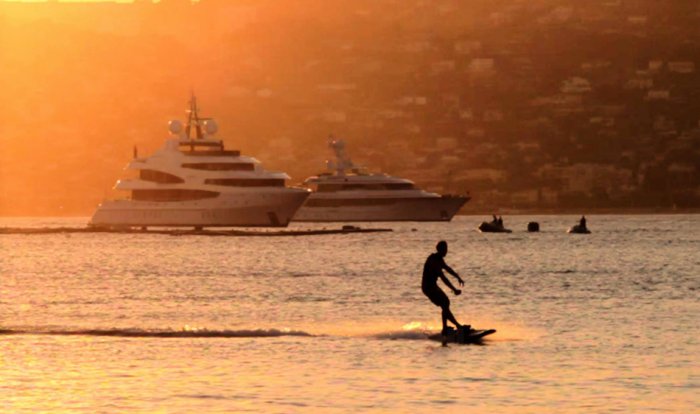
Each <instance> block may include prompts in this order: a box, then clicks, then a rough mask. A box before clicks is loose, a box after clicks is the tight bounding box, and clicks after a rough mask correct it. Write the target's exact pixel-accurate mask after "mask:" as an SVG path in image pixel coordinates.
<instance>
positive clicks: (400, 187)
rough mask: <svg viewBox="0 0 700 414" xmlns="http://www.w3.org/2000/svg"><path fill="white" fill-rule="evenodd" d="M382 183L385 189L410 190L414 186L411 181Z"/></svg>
mask: <svg viewBox="0 0 700 414" xmlns="http://www.w3.org/2000/svg"><path fill="white" fill-rule="evenodd" d="M384 185H385V186H386V189H387V190H412V189H413V188H414V187H413V184H411V183H390V184H384Z"/></svg>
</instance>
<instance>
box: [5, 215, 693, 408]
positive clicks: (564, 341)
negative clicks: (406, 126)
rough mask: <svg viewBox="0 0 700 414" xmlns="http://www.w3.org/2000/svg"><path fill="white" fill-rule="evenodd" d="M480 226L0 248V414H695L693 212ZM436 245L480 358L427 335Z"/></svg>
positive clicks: (101, 238) (12, 241)
mask: <svg viewBox="0 0 700 414" xmlns="http://www.w3.org/2000/svg"><path fill="white" fill-rule="evenodd" d="M482 219H483V218H482V217H459V218H457V219H455V220H454V221H453V222H451V223H428V224H425V223H401V224H393V223H380V224H376V223H375V224H367V225H364V226H363V227H390V228H393V229H394V232H391V233H374V234H348V235H332V236H328V235H326V236H305V237H245V238H243V237H205V236H168V235H152V234H151V235H149V234H131V235H126V234H52V235H48V234H47V235H19V234H12V235H0V277H1V279H0V330H2V331H1V332H2V334H0V411H1V412H3V413H5V412H7V413H24V412H26V413H30V412H31V413H34V412H40V411H41V412H45V411H46V412H58V411H65V412H90V413H93V412H119V411H130V412H168V413H177V412H182V413H191V412H203V413H204V412H206V413H215V412H248V411H250V412H265V413H276V412H279V413H288V412H323V413H334V412H339V413H345V412H392V413H394V412H406V413H416V412H438V411H439V412H484V413H487V412H488V413H543V412H557V413H608V412H614V411H617V412H624V413H630V412H634V413H648V412H668V413H688V412H700V397H699V395H700V389H699V387H700V368H699V366H700V364H699V357H698V356H699V355H700V346H698V342H699V339H700V300H699V299H700V216H697V215H687V216H685V215H669V216H590V217H588V223H589V228H590V229H591V230H592V231H593V233H592V234H590V235H569V234H567V233H566V232H565V230H566V228H567V227H568V226H570V225H572V224H575V223H576V221H577V217H574V216H541V217H527V216H519V217H506V218H505V219H506V225H507V226H508V227H510V228H512V229H513V230H514V232H513V233H512V234H481V233H478V232H477V231H476V230H475V228H476V226H477V225H478V224H479V223H480V221H481V220H482ZM533 220H534V221H538V222H539V223H540V225H541V228H542V232H540V233H536V234H531V233H527V232H525V228H526V224H527V222H528V221H533ZM86 221H87V219H86V218H77V219H52V218H42V219H37V218H31V219H7V218H6V219H1V220H0V226H3V227H9V226H11V227H42V226H49V227H54V226H66V225H69V226H83V225H84V223H85V222H86ZM309 227H314V228H317V227H324V226H310V225H294V226H292V228H309ZM326 227H329V226H328V225H326ZM440 239H445V240H447V241H448V242H449V244H450V251H449V254H448V256H447V257H446V261H447V263H448V264H450V265H451V266H452V267H453V268H454V269H455V270H457V271H458V272H459V273H460V274H461V275H462V276H463V277H464V278H465V280H466V282H467V285H466V287H465V293H464V294H463V295H462V296H458V297H456V296H452V295H450V298H451V300H452V305H453V306H452V307H453V310H454V311H455V314H456V315H457V318H458V319H459V320H461V321H463V322H465V323H471V324H472V325H474V326H475V327H479V328H495V329H497V330H498V333H497V334H495V335H493V336H491V337H490V340H488V341H485V342H484V345H461V346H459V345H452V346H447V347H442V346H441V344H439V343H436V342H432V341H430V340H427V339H426V332H428V331H435V330H437V329H438V327H439V324H440V315H439V309H438V308H436V307H434V306H433V305H432V304H431V303H430V302H428V300H427V299H426V298H424V297H423V296H422V293H421V291H420V278H421V269H422V265H423V262H424V260H425V258H426V257H427V255H428V254H430V253H431V252H432V251H434V246H435V243H436V242H437V241H438V240H440Z"/></svg>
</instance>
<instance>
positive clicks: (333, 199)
mask: <svg viewBox="0 0 700 414" xmlns="http://www.w3.org/2000/svg"><path fill="white" fill-rule="evenodd" d="M329 146H330V148H331V149H333V151H334V152H335V156H336V161H335V162H331V161H328V162H327V164H328V165H327V166H328V169H329V170H331V172H327V173H323V174H319V175H317V176H313V177H309V178H307V179H306V180H305V181H304V184H305V185H306V186H308V187H310V188H311V189H312V190H313V193H312V194H311V196H310V197H309V198H308V200H306V203H305V204H304V206H303V207H302V208H301V209H299V211H298V212H297V214H296V215H295V216H294V219H293V220H294V221H312V222H325V221H449V220H451V219H452V217H453V216H454V215H455V214H456V213H457V211H459V209H460V208H461V207H462V206H463V205H464V204H465V203H466V202H467V201H469V197H467V196H451V195H440V194H437V193H431V192H428V191H425V190H422V189H420V188H418V187H416V185H415V183H414V182H413V181H411V180H407V179H404V178H399V177H392V176H390V175H386V174H381V173H374V174H370V173H366V172H364V171H363V170H362V169H361V168H359V167H358V166H356V165H355V164H353V162H352V160H351V159H350V157H349V156H348V155H347V153H346V152H345V143H344V142H343V141H342V140H333V139H330V140H329Z"/></svg>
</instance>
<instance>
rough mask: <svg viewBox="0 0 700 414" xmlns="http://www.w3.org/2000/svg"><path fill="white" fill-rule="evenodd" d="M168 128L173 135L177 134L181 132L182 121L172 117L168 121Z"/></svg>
mask: <svg viewBox="0 0 700 414" xmlns="http://www.w3.org/2000/svg"><path fill="white" fill-rule="evenodd" d="M168 130H170V133H171V134H173V135H178V134H180V133H181V132H182V122H180V121H178V120H177V119H173V120H172V121H170V122H168Z"/></svg>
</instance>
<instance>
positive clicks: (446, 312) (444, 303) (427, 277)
mask: <svg viewBox="0 0 700 414" xmlns="http://www.w3.org/2000/svg"><path fill="white" fill-rule="evenodd" d="M435 248H436V249H437V252H436V253H433V254H431V255H430V256H428V259H427V260H426V261H425V264H424V265H423V282H422V283H421V289H422V290H423V293H424V294H425V296H427V297H428V299H430V301H431V302H433V303H434V304H435V305H436V306H439V307H440V308H441V309H442V333H443V335H445V334H446V333H447V321H448V320H449V321H450V322H452V323H453V324H454V325H455V327H457V328H459V327H460V324H459V322H457V319H455V317H454V315H453V314H452V312H451V311H450V299H449V298H448V297H447V295H446V294H445V292H443V291H442V289H440V288H439V287H438V284H437V280H438V278H440V279H441V280H442V281H443V283H445V284H446V285H447V287H449V288H450V289H452V291H453V292H454V294H455V295H459V294H460V293H462V291H461V290H459V289H457V288H455V287H454V286H452V283H450V281H449V279H447V277H445V274H444V273H442V270H443V269H444V270H446V271H447V273H449V274H451V275H452V276H454V277H456V278H457V281H458V282H459V285H460V286H464V281H463V280H462V278H461V277H459V275H458V274H457V272H455V271H454V270H452V268H451V267H449V266H448V265H447V264H446V263H445V260H444V257H445V256H446V255H447V242H446V241H444V240H443V241H440V242H438V244H437V246H436V247H435ZM463 326H464V328H465V329H466V330H469V329H470V326H469V325H463Z"/></svg>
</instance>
